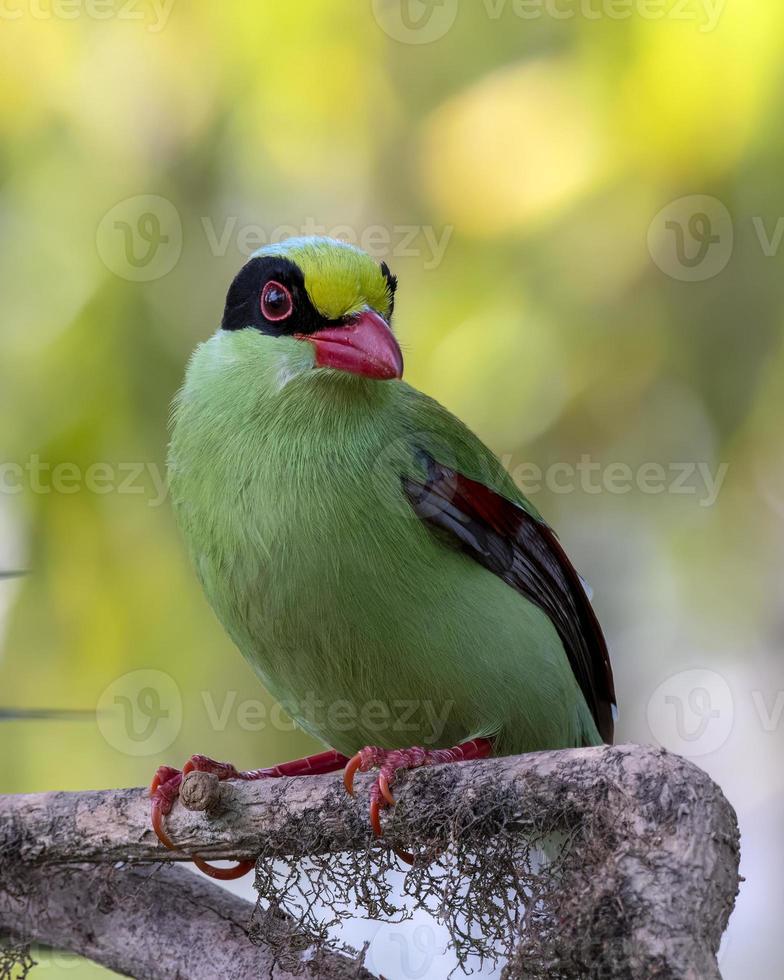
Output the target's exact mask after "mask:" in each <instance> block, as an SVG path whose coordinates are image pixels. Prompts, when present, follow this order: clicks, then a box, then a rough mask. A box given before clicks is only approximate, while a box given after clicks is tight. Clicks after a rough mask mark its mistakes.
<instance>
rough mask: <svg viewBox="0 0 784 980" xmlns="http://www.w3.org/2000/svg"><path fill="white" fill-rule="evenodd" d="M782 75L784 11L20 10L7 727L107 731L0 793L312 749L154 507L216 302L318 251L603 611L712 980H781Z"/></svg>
mask: <svg viewBox="0 0 784 980" xmlns="http://www.w3.org/2000/svg"><path fill="white" fill-rule="evenodd" d="M782 54H784V8H783V7H782V5H781V4H780V3H779V2H777V0H756V2H755V3H753V4H749V3H745V4H744V3H741V2H740V0H726V3H722V0H689V2H687V3H686V4H683V3H681V2H680V0H678V2H677V3H676V2H675V0H661V2H657V0H560V2H558V3H555V2H554V0H541V3H537V2H536V0H526V2H525V3H520V2H519V0H518V2H513V0H509V2H508V3H504V2H503V0H482V2H472V3H470V4H469V3H468V2H461V3H458V0H445V2H443V3H440V4H432V3H423V2H422V0H374V2H372V3H371V2H366V0H361V2H357V0H338V2H336V0H308V2H307V3H301V4H271V3H267V4H248V3H240V2H224V3H222V4H216V3H198V4H197V3H185V2H182V0H175V2H173V3H171V2H166V3H162V4H160V5H157V4H145V3H143V2H134V3H130V4H128V3H120V2H119V0H118V2H116V3H113V2H112V0H108V3H98V2H96V0H93V2H92V3H91V2H89V0H84V2H79V0H76V2H74V0H68V2H67V3H66V2H64V0H60V2H59V5H58V0H47V2H44V0H39V2H38V3H33V2H28V0H13V2H11V0H9V2H8V3H6V4H5V5H4V6H3V9H2V11H1V12H0V58H1V59H2V64H3V67H4V82H3V85H2V88H0V134H1V139H0V228H2V234H3V256H2V265H1V266H0V295H1V296H2V311H3V312H2V318H1V319H0V322H1V323H2V326H1V327H0V329H2V348H1V353H0V363H1V364H2V368H1V369H0V379H1V382H0V407H1V410H0V450H1V455H0V484H1V486H0V560H1V561H2V565H3V567H5V568H11V567H25V568H30V569H31V574H30V575H29V576H28V577H26V578H25V579H24V580H22V581H21V582H0V630H1V631H2V632H1V634H0V638H1V642H2V646H1V648H0V706H5V707H9V706H10V707H15V708H25V707H55V706H56V707H66V708H78V709H86V710H88V711H89V712H91V714H90V716H89V717H88V719H87V720H85V721H68V722H65V721H60V722H40V721H5V722H0V740H1V743H0V744H1V747H2V751H0V791H2V792H7V793H10V792H33V791H40V790H46V789H55V788H62V789H81V788H93V787H109V786H121V785H138V784H142V783H146V782H148V781H149V779H150V777H151V775H152V772H153V770H154V768H155V767H156V766H157V765H158V763H159V762H162V761H167V762H170V763H172V764H175V763H179V762H181V761H182V760H184V759H185V758H187V756H188V755H190V754H191V753H192V752H194V751H202V752H206V753H208V754H210V755H212V756H214V757H216V758H229V759H231V760H232V761H234V762H235V763H237V764H238V765H241V766H260V765H265V764H270V763H273V762H276V761H282V760H284V759H286V758H289V757H294V756H296V755H298V754H301V753H304V752H306V751H308V750H311V749H313V748H314V743H312V742H311V741H310V740H309V739H308V737H306V736H305V735H303V734H302V733H298V732H296V731H293V730H292V729H291V726H290V724H289V723H287V722H286V720H285V719H284V718H283V717H282V716H280V715H279V714H277V713H275V712H274V711H272V704H271V702H270V700H269V699H268V698H267V696H266V694H265V693H264V692H263V691H262V689H261V688H260V687H259V685H258V683H257V681H256V680H255V678H254V676H253V675H252V673H251V671H250V669H249V668H248V667H247V666H246V665H245V663H244V662H243V661H242V660H241V658H240V657H239V656H238V655H237V653H236V651H235V650H234V649H233V648H232V645H231V643H230V642H229V640H228V639H227V637H226V636H225V635H224V634H223V632H222V630H221V628H220V627H219V625H218V623H217V622H216V620H215V619H214V617H213V616H212V613H211V611H210V609H209V607H208V605H207V603H206V601H205V600H204V598H203V597H202V595H201V593H200V591H199V588H198V585H197V583H196V580H195V578H194V575H193V574H192V572H191V570H190V568H189V567H188V565H187V562H186V558H185V554H184V549H183V547H182V545H181V542H180V540H179V539H178V535H177V531H176V529H175V527H174V524H173V520H172V515H171V512H170V509H169V506H168V504H167V502H166V500H165V495H164V493H163V491H162V485H161V481H162V480H163V474H164V459H165V452H166V442H167V414H168V409H169V403H170V401H171V398H172V396H173V394H174V392H175V391H176V389H177V387H178V385H179V383H180V380H181V378H182V375H183V370H184V367H185V363H186V360H187V358H188V354H189V352H190V351H191V350H192V348H193V347H194V346H195V345H196V344H197V343H198V342H199V341H200V340H203V339H204V338H206V337H207V336H208V335H209V334H210V333H211V332H212V331H213V330H214V329H215V328H216V326H217V323H218V321H219V318H220V315H221V311H222V308H223V300H224V296H225V291H226V288H227V285H228V283H229V281H230V280H231V278H232V276H233V275H234V273H235V271H236V270H237V269H238V268H239V266H240V265H241V264H242V262H243V261H244V260H245V257H246V256H247V254H248V252H249V251H250V250H252V249H253V248H255V247H257V246H258V245H259V244H262V243H263V242H264V241H268V240H271V239H274V238H276V237H283V236H285V235H287V234H293V233H313V232H316V231H322V232H323V231H325V230H326V231H331V232H332V233H334V234H337V235H339V236H341V237H346V238H349V239H350V240H352V241H355V242H357V243H359V244H362V245H364V246H366V247H367V248H368V249H369V250H370V251H373V253H374V254H376V255H378V256H379V258H382V257H383V258H384V259H386V260H387V261H388V263H389V264H390V266H391V267H392V269H393V271H395V272H396V273H397V274H398V276H399V279H400V287H399V291H398V304H397V312H396V329H397V332H398V334H399V336H400V338H401V342H402V345H403V348H404V351H405V352H406V358H407V377H408V379H409V380H410V381H411V382H412V383H413V384H415V385H417V386H418V387H421V388H422V389H424V390H425V391H427V392H429V393H431V394H432V395H434V396H435V397H437V398H439V399H440V400H441V401H443V402H444V403H445V404H446V405H447V406H448V407H449V408H450V409H452V410H453V411H454V412H456V413H457V414H458V415H460V416H461V417H462V418H463V419H464V420H465V421H466V422H468V423H469V424H470V425H471V426H472V427H473V428H474V429H475V430H476V431H478V432H479V434H480V435H481V436H482V437H483V438H484V439H485V440H486V441H487V442H488V443H489V444H490V445H491V446H492V447H493V448H494V449H495V451H496V452H497V453H498V454H499V455H500V456H501V457H502V458H503V459H504V462H505V463H506V464H507V465H508V467H509V468H510V469H511V470H512V471H513V472H514V473H515V476H516V478H517V479H518V480H519V481H520V482H521V483H522V485H523V486H524V489H527V490H528V491H529V493H530V496H531V497H532V499H533V500H534V502H535V503H536V505H537V507H539V509H540V510H541V511H543V513H544V514H545V516H546V517H547V518H548V519H549V520H550V521H551V522H552V523H553V524H554V525H555V527H556V528H557V529H558V531H559V533H560V535H561V538H562V540H563V541H564V543H565V544H566V546H567V548H568V550H569V551H570V553H571V554H572V556H573V558H574V560H575V563H576V564H577V565H578V567H579V568H580V570H581V571H582V573H583V574H584V575H585V576H586V578H587V579H588V580H589V581H590V583H591V585H592V587H593V589H594V593H595V596H594V603H595V606H596V608H597V610H598V612H599V616H600V619H601V621H602V622H603V624H604V626H605V629H606V632H607V635H608V640H609V643H610V648H611V653H612V657H613V663H614V666H615V671H616V680H617V686H618V694H619V701H620V708H621V715H620V724H619V731H618V740H619V741H641V742H654V743H661V744H664V745H667V746H668V747H669V748H672V749H674V750H675V751H679V752H682V753H683V754H685V755H688V756H690V757H692V758H694V761H695V762H696V763H697V764H698V765H701V766H703V767H704V768H705V769H706V770H707V771H708V772H710V773H711V774H712V775H713V776H714V778H716V779H717V780H718V781H719V783H720V784H721V785H722V787H723V788H724V790H725V792H726V794H727V795H728V797H729V798H730V800H731V801H732V802H733V803H734V805H735V806H736V807H737V809H738V811H739V815H740V820H741V828H742V831H743V847H744V855H743V867H742V871H743V873H744V874H745V875H746V877H747V879H748V880H747V881H746V883H745V884H744V886H743V889H742V891H741V896H740V900H739V903H738V907H737V909H736V911H735V914H734V916H733V919H732V921H731V925H730V930H729V933H728V935H727V937H726V940H725V945H724V948H723V951H722V960H721V963H722V970H723V973H724V976H725V977H730V978H738V980H740V978H745V977H747V976H753V975H762V976H776V975H779V972H780V967H779V965H778V964H779V959H780V953H779V950H780V935H779V933H780V918H781V912H782V899H783V898H784V895H783V894H782V889H783V888H784V886H783V885H782V881H784V873H783V872H784V867H783V865H784V845H783V844H782V832H781V828H782V826H784V802H783V801H784V770H782V767H781V763H780V759H781V748H782V744H781V743H782V727H784V714H783V712H782V709H784V670H782V640H783V639H784V607H783V606H782V599H781V592H782V589H781V583H780V575H781V572H780V570H781V557H780V556H781V549H782V537H783V535H782V530H783V528H784V525H783V524H782V517H784V460H782V451H781V450H782V437H781V417H782V408H783V407H784V404H783V403H784V387H783V382H782V371H783V370H784V352H783V351H782V338H783V337H784V290H783V289H782V270H783V268H784V248H782V247H781V246H782V233H783V232H784V184H783V183H782V178H781V175H782V172H784V138H783V137H782V127H781V119H782V115H783V114H784V87H783V86H782V63H783V62H784V59H783V58H782ZM537 468H538V469H537ZM96 709H98V712H99V713H98V715H97V716H96V715H95V714H94V713H95V712H96ZM44 966H45V968H46V969H47V970H48V975H49V976H52V977H54V976H60V975H61V974H62V975H63V976H69V977H82V976H85V977H87V976H97V975H99V974H105V971H102V970H99V969H98V968H97V967H89V966H87V965H84V964H80V963H78V962H76V961H72V960H70V959H68V958H66V959H63V958H60V959H57V960H55V961H50V960H47V961H45V963H44ZM42 968H43V967H42ZM387 969H388V972H389V974H390V975H392V976H402V975H404V974H403V972H402V971H398V972H396V967H395V965H394V963H393V964H392V966H388V967H387ZM411 975H413V974H411ZM416 975H423V974H416ZM427 975H428V976H430V975H432V976H440V975H442V974H441V973H439V968H438V966H437V964H436V965H434V966H433V967H432V971H431V973H428V974H427Z"/></svg>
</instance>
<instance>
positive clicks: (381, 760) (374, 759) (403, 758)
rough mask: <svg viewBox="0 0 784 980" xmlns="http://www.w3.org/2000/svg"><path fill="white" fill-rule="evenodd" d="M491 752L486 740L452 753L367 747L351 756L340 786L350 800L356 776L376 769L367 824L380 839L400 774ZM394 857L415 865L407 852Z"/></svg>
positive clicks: (449, 750) (439, 750) (415, 748)
mask: <svg viewBox="0 0 784 980" xmlns="http://www.w3.org/2000/svg"><path fill="white" fill-rule="evenodd" d="M492 750H493V743H492V742H491V741H490V740H489V739H487V738H475V739H472V740H471V741H470V742H463V743H462V744H461V745H456V746H454V748H451V749H424V748H421V747H418V746H416V747H413V748H410V749H381V748H378V746H375V745H368V746H366V747H365V748H364V749H360V751H359V752H357V754H356V755H354V756H352V758H351V760H350V761H349V763H348V765H347V766H346V768H345V771H344V773H343V782H344V783H345V786H346V790H347V791H348V793H349V794H350V795H351V796H353V795H354V776H355V775H356V773H357V772H369V771H370V770H371V769H378V778H377V779H376V781H375V782H374V783H373V785H372V786H371V788H370V824H371V826H372V827H373V832H374V833H375V835H376V837H381V836H382V834H383V831H382V829H381V809H382V807H385V806H394V805H395V797H394V796H393V795H392V784H393V783H394V781H395V777H396V774H397V773H398V771H399V770H401V769H419V768H421V767H422V766H443V765H449V764H451V763H453V762H468V761H469V760H471V759H486V758H487V757H488V756H489V755H490V753H491V752H492ZM395 853H396V854H397V856H398V857H399V858H400V859H401V860H403V861H405V862H406V864H413V863H414V857H413V855H412V854H410V853H409V852H408V851H401V850H398V849H397V848H395Z"/></svg>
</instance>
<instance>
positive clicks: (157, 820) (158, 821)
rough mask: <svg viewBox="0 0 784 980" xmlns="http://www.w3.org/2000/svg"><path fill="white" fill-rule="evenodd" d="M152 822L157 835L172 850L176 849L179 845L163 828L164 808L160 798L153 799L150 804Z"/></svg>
mask: <svg viewBox="0 0 784 980" xmlns="http://www.w3.org/2000/svg"><path fill="white" fill-rule="evenodd" d="M150 823H151V824H152V829H153V830H154V831H155V836H156V837H157V838H158V840H159V841H160V842H161V844H163V846H164V847H167V848H168V849H169V850H170V851H176V850H177V845H176V844H175V843H174V842H173V841H172V839H171V837H169V835H168V834H167V833H166V831H165V830H164V829H163V810H162V809H161V805H160V800H155V799H154V800H153V801H152V805H151V806H150Z"/></svg>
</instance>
